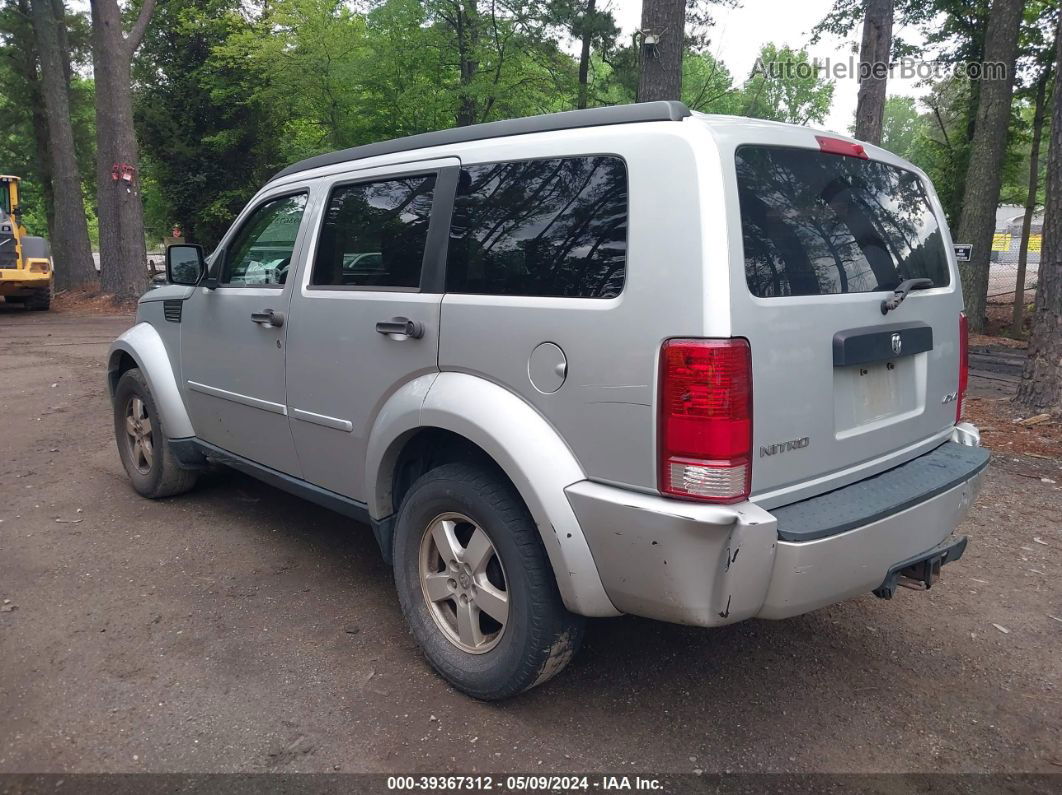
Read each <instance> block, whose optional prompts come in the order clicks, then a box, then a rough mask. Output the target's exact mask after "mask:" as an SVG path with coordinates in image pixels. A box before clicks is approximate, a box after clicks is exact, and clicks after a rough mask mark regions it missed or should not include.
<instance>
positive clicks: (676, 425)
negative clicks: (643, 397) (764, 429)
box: [658, 339, 752, 503]
mask: <svg viewBox="0 0 1062 795" xmlns="http://www.w3.org/2000/svg"><path fill="white" fill-rule="evenodd" d="M658 400H659V412H660V427H659V450H660V465H659V466H660V470H659V489H660V492H661V493H662V494H666V495H668V496H672V497H683V498H685V499H694V500H705V501H708V502H719V503H729V502H740V501H741V500H743V499H745V498H746V497H748V495H749V491H750V488H751V485H752V351H751V349H750V348H749V343H748V341H747V340H743V339H726V340H668V341H667V342H665V343H664V345H663V348H662V349H661V351H660V393H659V396H658Z"/></svg>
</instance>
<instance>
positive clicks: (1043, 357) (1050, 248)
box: [1016, 17, 1062, 413]
mask: <svg viewBox="0 0 1062 795" xmlns="http://www.w3.org/2000/svg"><path fill="white" fill-rule="evenodd" d="M1055 60H1056V62H1057V63H1056V66H1055V74H1056V75H1058V74H1062V17H1060V18H1059V21H1058V32H1057V33H1056V36H1055ZM1016 400H1017V401H1018V402H1019V403H1021V404H1022V405H1024V406H1025V407H1026V408H1029V409H1031V410H1033V411H1052V412H1056V413H1057V412H1059V411H1062V80H1058V79H1057V78H1056V79H1055V97H1054V109H1053V111H1052V115H1051V147H1050V150H1049V152H1048V155H1047V199H1046V202H1045V207H1044V239H1043V246H1042V247H1041V249H1040V276H1039V279H1038V280H1037V285H1036V314H1034V315H1033V324H1032V337H1031V338H1030V340H1029V356H1028V359H1026V361H1025V372H1024V373H1023V374H1022V379H1021V384H1019V385H1018V396H1017V398H1016Z"/></svg>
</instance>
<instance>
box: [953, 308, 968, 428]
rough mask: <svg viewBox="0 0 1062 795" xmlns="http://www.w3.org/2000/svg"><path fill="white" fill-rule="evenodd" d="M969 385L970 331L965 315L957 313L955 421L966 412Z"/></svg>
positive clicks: (960, 418)
mask: <svg viewBox="0 0 1062 795" xmlns="http://www.w3.org/2000/svg"><path fill="white" fill-rule="evenodd" d="M969 383H970V329H969V327H968V325H967V322H966V313H965V312H960V313H959V390H958V391H957V392H956V393H955V421H956V422H959V421H960V420H962V415H963V414H964V413H965V410H966V387H967V386H968V385H969Z"/></svg>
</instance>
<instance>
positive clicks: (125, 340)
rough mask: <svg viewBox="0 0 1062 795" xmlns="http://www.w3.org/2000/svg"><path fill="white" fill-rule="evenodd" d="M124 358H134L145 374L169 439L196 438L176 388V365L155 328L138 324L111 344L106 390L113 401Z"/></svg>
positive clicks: (179, 392)
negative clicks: (174, 370) (174, 366)
mask: <svg viewBox="0 0 1062 795" xmlns="http://www.w3.org/2000/svg"><path fill="white" fill-rule="evenodd" d="M122 354H126V355H128V356H129V357H131V358H132V359H133V361H134V362H136V366H137V367H139V368H140V372H142V373H143V374H144V378H145V379H146V380H147V383H148V388H150V389H151V395H152V397H154V399H155V406H156V407H157V408H158V411H159V414H160V415H161V416H162V424H163V426H164V427H165V428H166V435H167V436H168V437H169V438H170V439H184V438H187V437H190V436H195V430H194V429H193V428H192V421H191V420H190V419H189V418H188V409H186V408H185V406H184V399H183V398H182V397H181V391H180V389H178V387H177V378H176V377H175V375H174V372H173V363H172V362H171V361H170V357H169V354H168V353H167V352H166V346H165V345H164V344H163V342H162V338H161V337H160V336H159V333H158V332H157V331H156V330H155V328H154V327H153V326H152V325H151V324H150V323H137V324H136V325H135V326H133V327H132V328H131V329H129V330H128V331H126V332H125V333H124V334H122V335H121V336H120V337H118V339H116V340H115V341H114V342H113V343H111V349H110V351H109V352H108V354H107V386H108V389H109V391H110V395H111V399H112V400H113V399H114V389H115V387H116V386H117V384H118V378H117V373H118V369H119V367H120V364H121V360H122Z"/></svg>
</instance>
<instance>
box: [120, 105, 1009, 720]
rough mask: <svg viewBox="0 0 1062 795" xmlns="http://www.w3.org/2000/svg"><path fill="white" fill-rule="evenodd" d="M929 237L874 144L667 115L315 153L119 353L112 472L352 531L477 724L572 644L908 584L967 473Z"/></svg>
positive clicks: (929, 564) (914, 183)
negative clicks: (278, 505) (238, 492)
mask: <svg viewBox="0 0 1062 795" xmlns="http://www.w3.org/2000/svg"><path fill="white" fill-rule="evenodd" d="M942 218H943V213H942V210H941V207H940V203H939V202H938V200H937V198H936V196H935V195H934V192H933V189H932V187H931V186H930V184H929V181H928V180H927V178H926V176H925V175H924V174H923V173H922V172H920V171H919V170H918V169H916V168H915V167H914V166H912V165H911V164H910V163H907V162H905V161H903V160H901V159H899V158H897V157H896V156H895V155H892V154H890V153H889V152H886V151H884V150H882V149H878V148H875V147H872V146H869V145H868V146H864V145H862V144H859V143H856V142H854V141H852V140H850V139H847V138H839V137H836V136H833V135H826V134H817V133H816V132H815V131H813V130H810V129H808V128H804V127H795V126H788V125H782V124H774V123H767V122H762V121H752V120H747V119H739V118H730V117H718V116H704V115H701V114H696V113H691V112H690V111H689V110H687V109H686V108H685V107H684V106H683V105H681V104H678V103H665V102H657V103H646V104H641V105H630V106H625V107H613V108H605V109H596V110H586V111H575V112H571V113H561V114H555V115H549V116H541V117H536V118H529V119H518V120H514V121H504V122H496V123H492V124H484V125H479V126H474V127H465V128H460V129H455V130H447V131H443V132H437V133H429V134H425V135H418V136H414V137H411V138H404V139H401V140H396V141H387V142H383V143H377V144H371V145H368V146H362V147H358V148H355V149H349V150H345V151H342V152H336V153H333V154H327V155H322V156H319V157H314V158H311V159H309V160H306V161H303V162H301V163H297V164H295V165H293V166H291V167H290V168H287V169H285V170H284V171H282V172H280V173H279V174H277V175H276V176H275V177H274V178H273V179H271V180H270V181H269V182H268V183H267V184H266V185H265V187H263V188H262V190H261V191H259V193H258V194H257V195H256V196H255V197H254V199H253V200H252V201H251V202H250V204H248V205H247V208H246V209H245V210H244V211H243V212H242V213H241V214H240V216H239V217H238V218H237V219H236V222H235V224H234V225H233V226H232V229H231V230H230V231H229V232H228V234H227V235H226V236H225V237H224V239H223V240H222V241H221V244H220V245H219V246H218V248H217V250H215V251H214V253H213V254H212V255H211V256H210V257H207V258H205V259H204V257H203V254H202V251H201V250H200V249H199V248H198V247H196V246H189V245H179V246H172V247H171V248H170V249H169V251H168V254H167V269H168V277H169V278H168V281H169V284H167V285H166V286H163V287H161V288H159V289H156V290H153V291H152V292H149V293H148V294H146V295H145V296H144V297H143V298H142V299H141V301H140V305H139V311H138V315H137V323H136V325H135V326H134V327H133V328H131V329H130V330H129V331H127V332H126V333H125V334H123V335H122V336H121V337H119V338H118V340H117V341H116V342H115V343H114V345H113V347H112V348H111V352H110V358H109V366H108V370H109V381H110V392H111V395H112V398H113V404H114V422H115V433H116V436H117V441H118V449H119V451H120V453H121V457H122V462H123V464H124V465H125V469H126V471H127V472H128V474H129V477H130V479H131V480H132V483H133V486H134V488H135V489H136V490H137V491H138V492H139V493H141V494H143V495H144V496H147V497H164V496H170V495H174V494H177V493H179V492H182V491H186V490H187V489H189V488H191V487H192V485H193V484H194V482H195V479H196V474H197V471H198V470H200V469H201V468H202V467H204V466H206V465H207V464H208V462H210V461H214V462H220V463H222V464H226V465H228V466H231V467H235V468H236V469H239V470H242V471H244V472H246V473H249V474H251V475H253V476H255V477H257V478H260V479H262V480H264V481H266V482H267V483H269V484H272V485H274V486H276V487H278V488H281V489H284V490H286V491H290V492H293V493H295V494H298V495H301V496H303V497H305V498H307V499H309V500H312V501H314V502H317V503H320V504H322V505H325V506H327V507H329V508H332V509H334V510H336V511H339V512H340V513H343V514H345V515H347V516H349V517H351V518H352V519H354V520H357V521H358V522H361V523H364V524H367V525H370V526H371V527H372V531H373V533H374V534H375V537H376V540H377V541H378V542H379V547H380V550H381V552H382V553H383V556H384V557H385V558H386V559H387V560H389V561H391V562H392V563H393V566H394V576H395V584H396V588H397V590H398V597H399V600H400V602H401V605H402V610H403V612H404V613H405V616H406V618H407V619H408V621H409V625H410V628H411V630H412V632H413V635H414V636H415V637H416V639H417V641H418V642H419V644H420V645H421V647H422V648H423V650H424V653H425V655H426V656H427V658H428V660H429V661H430V662H431V664H432V665H433V666H434V667H435V668H436V670H437V671H438V672H439V673H440V674H441V675H442V676H443V677H445V678H446V679H447V680H449V681H450V682H451V683H452V684H453V685H454V686H455V687H457V688H459V689H460V690H462V691H464V692H465V693H468V694H469V695H472V696H475V697H476V698H481V699H499V698H505V697H507V696H511V695H513V694H515V693H519V692H520V691H523V690H526V689H527V688H530V687H533V686H534V685H536V684H539V683H540V682H543V681H545V680H546V679H549V678H550V677H551V676H553V675H554V674H556V673H557V672H558V671H560V670H561V669H562V668H563V667H564V666H565V664H566V663H567V662H568V661H569V660H570V659H571V657H572V655H573V654H574V653H575V652H576V650H577V649H578V647H579V644H580V640H581V638H582V635H583V627H584V617H588V616H589V617H593V616H615V615H618V614H620V613H630V614H634V615H639V616H646V617H649V618H655V619H661V620H664V621H673V622H680V623H684V624H693V625H697V626H703V627H712V626H719V625H722V624H730V623H733V622H735V621H742V620H744V619H747V618H754V617H759V618H785V617H787V616H793V615H797V614H800V613H804V612H807V611H809V610H815V609H816V608H819V607H822V606H824V605H828V604H831V603H834V602H837V601H839V600H842V599H847V598H849V597H853V596H857V595H859V594H863V593H866V592H870V591H872V592H874V593H875V594H876V595H878V596H880V597H884V598H891V597H892V596H893V593H894V592H895V590H896V589H897V586H899V585H906V586H911V587H917V588H920V589H925V588H928V587H930V586H931V585H932V584H933V583H934V582H935V581H936V579H937V577H938V576H939V574H940V568H941V566H942V565H943V564H945V563H950V562H952V561H954V560H956V559H958V558H959V557H960V555H961V554H962V552H963V550H964V548H965V545H966V539H965V538H964V537H956V536H954V535H952V532H953V530H954V529H955V527H956V525H957V524H958V523H959V521H960V519H961V518H962V516H963V514H964V512H965V511H966V510H967V509H968V507H969V505H970V503H971V501H972V500H973V498H974V495H975V493H976V491H977V488H978V485H979V483H980V479H981V477H982V473H983V471H984V469H985V466H986V464H987V461H988V454H987V452H986V451H984V450H983V449H982V448H981V447H980V446H979V434H978V432H977V430H976V429H975V428H974V427H973V426H971V425H969V424H967V423H964V422H962V421H961V416H962V403H963V395H964V391H965V388H966V379H967V375H966V373H967V370H966V357H965V353H964V351H965V347H966V344H965V343H966V338H965V335H966V331H965V328H966V326H965V318H964V316H963V313H962V309H963V303H962V295H961V293H960V287H959V278H958V273H957V271H956V266H955V256H954V252H953V245H952V242H951V238H950V236H949V233H948V230H947V228H946V226H945V225H944V222H943V220H942ZM351 530H352V532H357V531H358V528H357V525H356V524H354V523H352V525H351Z"/></svg>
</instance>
